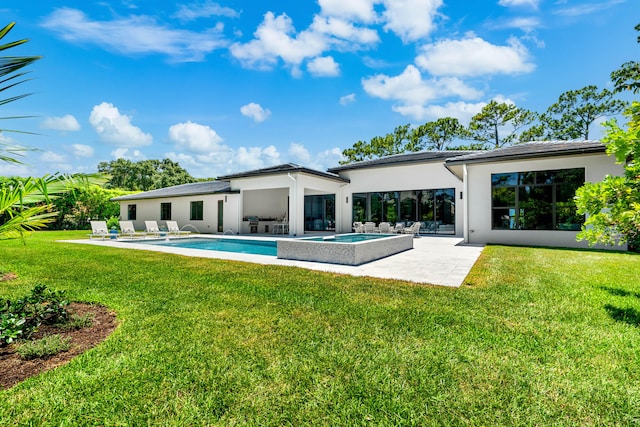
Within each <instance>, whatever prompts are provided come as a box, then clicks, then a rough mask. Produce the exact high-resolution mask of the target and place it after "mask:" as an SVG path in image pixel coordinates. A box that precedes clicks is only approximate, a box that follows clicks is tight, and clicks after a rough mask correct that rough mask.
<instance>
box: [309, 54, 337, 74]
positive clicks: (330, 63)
mask: <svg viewBox="0 0 640 427" xmlns="http://www.w3.org/2000/svg"><path fill="white" fill-rule="evenodd" d="M307 70H309V72H310V73H311V74H312V75H314V76H317V77H335V76H339V75H340V66H339V65H338V63H337V62H336V61H334V59H333V57H332V56H323V57H319V58H315V59H312V60H311V61H309V62H308V63H307Z"/></svg>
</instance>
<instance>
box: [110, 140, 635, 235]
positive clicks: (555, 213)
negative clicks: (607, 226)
mask: <svg viewBox="0 0 640 427" xmlns="http://www.w3.org/2000/svg"><path fill="white" fill-rule="evenodd" d="M622 174H623V168H622V166H621V165H618V164H616V163H615V162H614V159H613V158H612V157H610V156H607V155H606V152H605V146H604V145H603V144H602V143H600V142H598V141H547V142H529V143H525V144H518V145H514V146H511V147H506V148H501V149H496V150H490V151H435V152H434V151H424V152H418V153H409V154H400V155H395V156H389V157H385V158H381V159H375V160H369V161H363V162H358V163H353V164H349V165H344V166H338V167H335V168H331V169H329V170H328V171H326V172H324V171H317V170H313V169H309V168H305V167H303V166H299V165H296V164H284V165H278V166H273V167H269V168H264V169H258V170H252V171H248V172H243V173H237V174H232V175H226V176H221V177H218V179H217V180H216V181H210V182H200V183H193V184H185V185H178V186H175V187H170V188H163V189H159V190H153V191H148V192H144V193H139V194H133V195H127V196H121V197H117V198H115V199H114V200H116V201H118V202H120V217H121V219H124V220H132V221H133V222H134V224H135V226H136V227H137V228H140V229H144V220H157V221H158V222H159V224H162V223H163V221H165V220H176V221H178V223H179V224H180V225H181V226H186V225H187V224H189V225H190V226H193V227H195V228H196V229H197V230H199V231H200V232H203V233H225V232H226V233H234V234H252V233H260V234H264V233H283V234H288V235H291V236H301V235H303V234H305V233H311V232H313V233H318V232H329V233H348V232H351V231H352V224H353V222H354V221H362V222H364V221H372V222H375V223H379V222H382V221H385V222H390V223H398V222H402V223H405V224H407V225H408V224H412V223H414V222H416V221H420V222H421V229H420V233H421V234H424V235H428V234H439V235H451V236H458V237H462V238H464V241H465V242H467V243H472V244H474V243H478V244H485V243H503V244H522V245H544V246H561V247H587V245H586V243H585V242H576V234H577V232H578V231H579V229H580V226H581V224H582V222H583V221H584V218H583V217H581V216H579V215H577V214H576V212H575V207H574V205H573V203H572V199H573V196H574V194H575V190H576V188H578V187H580V186H581V185H583V184H584V182H597V181H601V180H602V179H603V178H604V177H605V176H606V175H622Z"/></svg>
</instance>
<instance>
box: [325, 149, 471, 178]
mask: <svg viewBox="0 0 640 427" xmlns="http://www.w3.org/2000/svg"><path fill="white" fill-rule="evenodd" d="M472 153H476V151H462V150H461V151H457V150H447V151H418V152H415V153H403V154H395V155H393V156H387V157H381V158H379V159H373V160H363V161H361V162H355V163H350V164H348V165H343V166H337V167H335V168H330V169H328V170H329V172H334V173H339V172H343V171H348V170H353V169H367V168H375V167H380V166H396V165H401V164H406V163H425V162H437V161H445V160H446V159H449V158H452V157H456V156H464V155H467V154H472Z"/></svg>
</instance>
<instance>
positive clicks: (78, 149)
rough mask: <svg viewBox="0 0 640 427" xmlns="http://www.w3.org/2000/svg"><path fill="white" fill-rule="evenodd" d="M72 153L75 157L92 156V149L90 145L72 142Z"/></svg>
mask: <svg viewBox="0 0 640 427" xmlns="http://www.w3.org/2000/svg"><path fill="white" fill-rule="evenodd" d="M71 148H72V149H73V155H74V156H76V157H92V156H93V153H94V150H93V147H91V146H90V145H84V144H72V145H71Z"/></svg>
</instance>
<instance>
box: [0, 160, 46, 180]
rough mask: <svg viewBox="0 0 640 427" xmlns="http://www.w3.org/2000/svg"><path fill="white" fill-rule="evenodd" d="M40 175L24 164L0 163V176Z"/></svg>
mask: <svg viewBox="0 0 640 427" xmlns="http://www.w3.org/2000/svg"><path fill="white" fill-rule="evenodd" d="M35 175H42V174H40V173H38V172H37V171H35V170H34V169H33V168H32V167H30V166H29V165H25V164H22V165H21V164H16V163H6V162H0V176H22V177H27V176H35Z"/></svg>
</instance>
